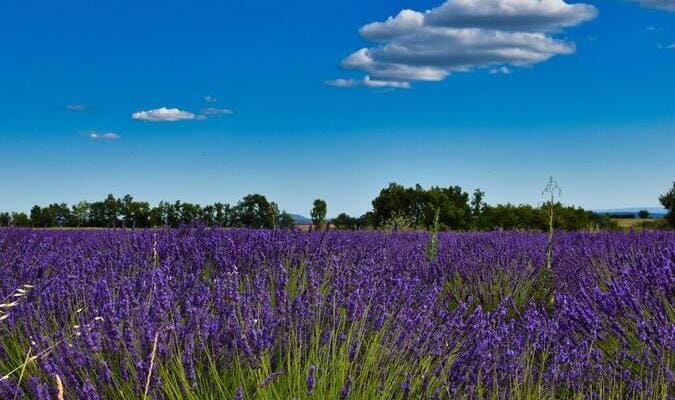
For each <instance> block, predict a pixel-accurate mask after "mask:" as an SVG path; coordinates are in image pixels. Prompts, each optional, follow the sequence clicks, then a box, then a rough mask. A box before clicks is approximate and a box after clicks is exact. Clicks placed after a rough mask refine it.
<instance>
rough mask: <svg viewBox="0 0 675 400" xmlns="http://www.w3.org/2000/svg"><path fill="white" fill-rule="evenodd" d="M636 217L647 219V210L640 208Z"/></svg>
mask: <svg viewBox="0 0 675 400" xmlns="http://www.w3.org/2000/svg"><path fill="white" fill-rule="evenodd" d="M638 217H640V218H641V219H647V218H649V211H647V210H640V212H639V213H638Z"/></svg>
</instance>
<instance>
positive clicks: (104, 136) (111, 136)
mask: <svg viewBox="0 0 675 400" xmlns="http://www.w3.org/2000/svg"><path fill="white" fill-rule="evenodd" d="M87 137H89V138H90V139H93V140H118V139H119V138H121V136H120V135H118V134H117V133H115V132H96V131H92V132H89V133H87Z"/></svg>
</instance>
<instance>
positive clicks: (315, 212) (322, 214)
mask: <svg viewBox="0 0 675 400" xmlns="http://www.w3.org/2000/svg"><path fill="white" fill-rule="evenodd" d="M327 212H328V205H327V204H326V202H325V201H324V200H322V199H316V200H314V207H313V208H312V211H311V212H310V217H311V218H312V225H314V228H315V229H317V230H320V229H321V228H322V227H323V226H324V225H325V222H326V213H327Z"/></svg>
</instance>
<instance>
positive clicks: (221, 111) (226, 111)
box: [202, 107, 234, 116]
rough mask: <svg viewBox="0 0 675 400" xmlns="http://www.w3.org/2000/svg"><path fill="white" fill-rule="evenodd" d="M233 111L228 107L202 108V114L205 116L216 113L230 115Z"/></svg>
mask: <svg viewBox="0 0 675 400" xmlns="http://www.w3.org/2000/svg"><path fill="white" fill-rule="evenodd" d="M232 114H234V111H232V110H230V109H229V108H215V107H209V108H205V109H203V110H202V115H206V116H216V115H232Z"/></svg>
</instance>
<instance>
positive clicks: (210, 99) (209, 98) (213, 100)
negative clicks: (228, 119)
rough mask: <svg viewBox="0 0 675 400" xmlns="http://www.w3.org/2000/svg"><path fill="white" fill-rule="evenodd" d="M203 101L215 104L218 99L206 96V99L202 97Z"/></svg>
mask: <svg viewBox="0 0 675 400" xmlns="http://www.w3.org/2000/svg"><path fill="white" fill-rule="evenodd" d="M204 101H205V102H207V103H215V102H217V101H218V99H216V98H215V97H213V96H206V97H204Z"/></svg>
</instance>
